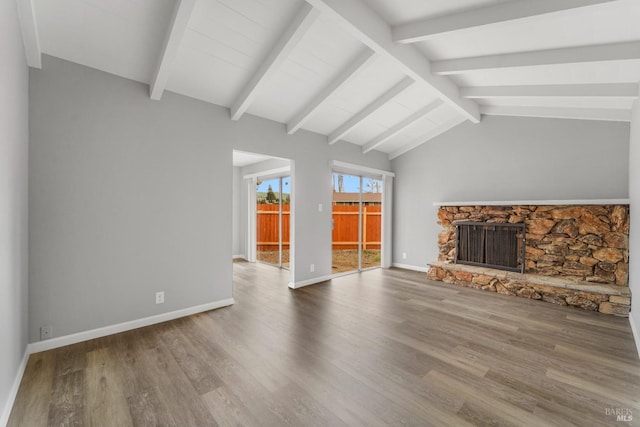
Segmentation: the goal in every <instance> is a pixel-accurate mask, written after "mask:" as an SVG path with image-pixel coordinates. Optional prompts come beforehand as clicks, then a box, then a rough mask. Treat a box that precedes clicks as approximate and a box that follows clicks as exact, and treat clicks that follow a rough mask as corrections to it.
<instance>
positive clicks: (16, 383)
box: [0, 346, 31, 426]
mask: <svg viewBox="0 0 640 427" xmlns="http://www.w3.org/2000/svg"><path fill="white" fill-rule="evenodd" d="M30 354H31V353H29V346H27V348H25V350H24V355H23V356H22V361H21V362H20V366H18V372H16V377H15V378H14V380H13V385H12V386H11V390H9V396H8V398H7V401H6V402H5V405H4V408H3V409H2V412H1V413H0V426H6V425H7V422H8V421H9V416H10V415H11V410H12V409H13V404H14V402H15V401H16V396H17V395H18V389H19V388H20V382H22V376H23V375H24V370H25V368H26V367H27V362H28V361H29V355H30Z"/></svg>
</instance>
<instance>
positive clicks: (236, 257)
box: [233, 255, 247, 259]
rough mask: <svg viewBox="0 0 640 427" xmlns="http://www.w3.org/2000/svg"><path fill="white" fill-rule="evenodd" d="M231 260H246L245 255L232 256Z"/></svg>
mask: <svg viewBox="0 0 640 427" xmlns="http://www.w3.org/2000/svg"><path fill="white" fill-rule="evenodd" d="M233 259H247V256H246V255H234V256H233Z"/></svg>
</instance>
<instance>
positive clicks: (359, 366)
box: [8, 263, 640, 426]
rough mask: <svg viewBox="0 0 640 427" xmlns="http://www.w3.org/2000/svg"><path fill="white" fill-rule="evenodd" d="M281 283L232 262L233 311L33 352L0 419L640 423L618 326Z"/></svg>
mask: <svg viewBox="0 0 640 427" xmlns="http://www.w3.org/2000/svg"><path fill="white" fill-rule="evenodd" d="M287 279H288V273H287V272H285V271H281V270H278V269H276V268H274V267H270V266H266V265H262V264H250V263H235V264H234V297H235V300H236V304H235V305H233V306H231V307H227V308H222V309H219V310H214V311H210V312H207V313H202V314H198V315H194V316H190V317H186V318H182V319H178V320H175V321H171V322H166V323H162V324H159V325H154V326H150V327H147V328H141V329H137V330H134V331H129V332H125V333H121V334H117V335H112V336H109V337H105V338H101V339H96V340H92V341H88V342H84V343H80V344H75V345H72V346H68V347H64V348H60V349H56V350H51V351H47V352H42V353H37V354H34V355H32V356H31V358H30V359H29V363H28V366H27V369H26V372H25V375H24V377H23V379H22V383H21V386H20V390H19V392H18V397H17V399H16V402H15V405H14V408H13V412H12V414H11V418H10V420H9V424H8V425H9V426H45V425H51V426H66V425H78V426H81V425H87V426H89V425H91V426H130V425H136V426H155V425H162V426H215V425H222V426H232V425H233V426H235V425H247V426H252V425H264V426H346V425H348V426H359V425H371V426H383V425H394V426H395V425H420V426H428V425H434V426H465V425H525V426H545V425H559V426H565V425H577V426H599V425H603V426H605V425H609V426H610V425H625V424H627V425H628V424H632V425H635V424H638V421H640V362H639V361H638V357H637V354H636V350H635V347H634V343H633V338H632V333H631V330H630V327H629V324H628V321H627V319H623V318H617V317H613V316H607V315H602V314H600V313H593V312H585V311H581V310H578V309H572V308H567V307H558V306H555V305H552V304H548V303H544V302H540V301H533V300H527V299H522V298H514V297H507V296H503V295H498V294H494V293H490V292H481V291H475V290H473V289H467V288H460V287H456V286H452V285H444V284H440V283H437V282H429V281H428V280H426V277H425V275H424V274H421V273H415V272H409V271H404V270H372V271H367V272H364V273H361V274H355V275H351V276H345V277H341V278H338V279H335V280H333V281H332V282H328V283H325V284H319V285H315V286H309V287H306V288H303V289H299V290H295V291H293V290H290V289H288V288H287V286H286V283H287ZM616 413H617V414H623V415H626V416H627V419H628V416H629V415H631V417H632V421H631V422H630V423H625V422H623V423H622V424H621V423H620V422H618V421H617V420H616Z"/></svg>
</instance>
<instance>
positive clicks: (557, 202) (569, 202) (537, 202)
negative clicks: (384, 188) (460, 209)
mask: <svg viewBox="0 0 640 427" xmlns="http://www.w3.org/2000/svg"><path fill="white" fill-rule="evenodd" d="M628 204H629V199H585V200H507V201H484V202H433V206H558V205H628Z"/></svg>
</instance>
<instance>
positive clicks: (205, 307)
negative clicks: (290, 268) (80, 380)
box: [27, 298, 234, 354]
mask: <svg viewBox="0 0 640 427" xmlns="http://www.w3.org/2000/svg"><path fill="white" fill-rule="evenodd" d="M233 303H234V301H233V298H227V299H223V300H220V301H214V302H210V303H207V304H201V305H196V306H193V307H188V308H183V309H181V310H176V311H170V312H168V313H162V314H157V315H155V316H149V317H144V318H142V319H136V320H131V321H129V322H124V323H118V324H116V325H110V326H105V327H102V328H97V329H91V330H89V331H83V332H78V333H75V334H70V335H65V336H62V337H57V338H51V339H49V340H45V341H38V342H34V343H31V344H29V345H28V346H27V351H28V353H29V354H32V353H38V352H40V351H45V350H51V349H54V348H58V347H64V346H65V345H70V344H76V343H79V342H82V341H87V340H91V339H94V338H100V337H104V336H107V335H112V334H117V333H119V332H125V331H129V330H131V329H136V328H142V327H144V326H149V325H154V324H156V323H162V322H166V321H168V320H173V319H177V318H179V317H185V316H189V315H192V314H196V313H202V312H203V311H209V310H214V309H216V308H221V307H226V306H229V305H232V304H233Z"/></svg>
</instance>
